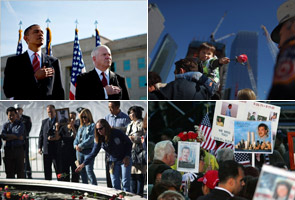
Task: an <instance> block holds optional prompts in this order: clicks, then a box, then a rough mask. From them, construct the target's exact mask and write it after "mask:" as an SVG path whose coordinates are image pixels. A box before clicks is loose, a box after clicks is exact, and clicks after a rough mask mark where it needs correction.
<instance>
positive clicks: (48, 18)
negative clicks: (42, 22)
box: [46, 18, 51, 28]
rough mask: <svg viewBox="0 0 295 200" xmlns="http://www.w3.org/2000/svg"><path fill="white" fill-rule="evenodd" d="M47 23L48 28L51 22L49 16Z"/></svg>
mask: <svg viewBox="0 0 295 200" xmlns="http://www.w3.org/2000/svg"><path fill="white" fill-rule="evenodd" d="M46 23H47V28H49V23H51V21H50V19H49V18H47V20H46Z"/></svg>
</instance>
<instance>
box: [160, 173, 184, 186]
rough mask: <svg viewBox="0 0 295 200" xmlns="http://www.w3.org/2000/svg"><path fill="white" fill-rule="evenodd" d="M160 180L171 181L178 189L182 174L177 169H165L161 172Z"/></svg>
mask: <svg viewBox="0 0 295 200" xmlns="http://www.w3.org/2000/svg"><path fill="white" fill-rule="evenodd" d="M161 181H167V182H170V183H173V184H174V185H175V186H176V189H177V190H180V186H181V182H182V175H181V173H180V172H179V171H176V170H174V169H166V170H165V171H164V172H163V173H162V178H161Z"/></svg>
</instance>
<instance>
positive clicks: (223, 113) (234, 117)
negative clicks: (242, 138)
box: [212, 101, 281, 144]
mask: <svg viewBox="0 0 295 200" xmlns="http://www.w3.org/2000/svg"><path fill="white" fill-rule="evenodd" d="M280 110H281V108H280V107H278V106H274V105H271V104H266V103H260V102H255V101H217V102H216V104H215V111H214V117H213V123H212V137H213V139H214V140H217V141H221V142H226V143H230V144H234V122H235V121H271V122H272V123H271V128H270V129H271V133H270V134H271V135H272V140H275V136H276V133H277V129H278V123H279V117H280Z"/></svg>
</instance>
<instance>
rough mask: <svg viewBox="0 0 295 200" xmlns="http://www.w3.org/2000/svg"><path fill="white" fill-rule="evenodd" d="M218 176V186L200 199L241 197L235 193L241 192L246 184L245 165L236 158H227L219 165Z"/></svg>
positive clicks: (216, 199) (218, 199)
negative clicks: (235, 159)
mask: <svg viewBox="0 0 295 200" xmlns="http://www.w3.org/2000/svg"><path fill="white" fill-rule="evenodd" d="M218 176H219V184H218V186H216V187H215V188H214V189H213V190H211V191H210V193H209V194H207V195H205V196H202V197H199V198H198V200H225V199H241V198H239V197H236V196H234V195H237V194H239V192H240V191H241V190H242V187H243V186H244V185H245V183H244V181H243V178H244V169H243V166H242V165H241V164H239V163H237V162H236V161H234V160H226V161H224V162H222V163H221V164H220V165H219V169H218Z"/></svg>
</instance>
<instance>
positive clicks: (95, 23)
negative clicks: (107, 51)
mask: <svg viewBox="0 0 295 200" xmlns="http://www.w3.org/2000/svg"><path fill="white" fill-rule="evenodd" d="M97 24H98V22H97V20H95V22H94V25H95V29H97Z"/></svg>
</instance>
